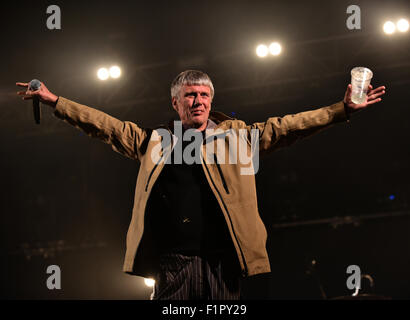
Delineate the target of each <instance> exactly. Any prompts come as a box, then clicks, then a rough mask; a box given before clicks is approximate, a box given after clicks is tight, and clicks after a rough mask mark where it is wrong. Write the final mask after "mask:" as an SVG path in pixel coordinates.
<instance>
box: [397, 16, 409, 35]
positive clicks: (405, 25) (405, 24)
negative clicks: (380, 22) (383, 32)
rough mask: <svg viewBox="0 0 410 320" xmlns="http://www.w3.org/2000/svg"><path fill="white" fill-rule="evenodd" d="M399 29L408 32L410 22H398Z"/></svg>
mask: <svg viewBox="0 0 410 320" xmlns="http://www.w3.org/2000/svg"><path fill="white" fill-rule="evenodd" d="M397 29H398V30H399V31H400V32H406V31H407V30H409V22H408V21H407V20H406V19H400V20H399V21H397Z"/></svg>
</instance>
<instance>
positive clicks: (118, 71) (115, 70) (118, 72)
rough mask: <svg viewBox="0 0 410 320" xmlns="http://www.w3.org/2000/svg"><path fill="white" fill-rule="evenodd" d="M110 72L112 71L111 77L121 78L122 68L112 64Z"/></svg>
mask: <svg viewBox="0 0 410 320" xmlns="http://www.w3.org/2000/svg"><path fill="white" fill-rule="evenodd" d="M109 72H110V76H111V78H114V79H116V78H119V77H120V75H121V69H120V67H118V66H112V67H111V68H110V71H109Z"/></svg>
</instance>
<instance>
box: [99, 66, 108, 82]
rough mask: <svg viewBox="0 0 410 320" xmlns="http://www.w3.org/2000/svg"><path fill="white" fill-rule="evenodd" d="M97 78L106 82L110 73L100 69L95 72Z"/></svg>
mask: <svg viewBox="0 0 410 320" xmlns="http://www.w3.org/2000/svg"><path fill="white" fill-rule="evenodd" d="M97 76H98V79H100V80H107V79H108V77H109V76H110V73H109V72H108V70H107V69H106V68H100V69H98V71H97Z"/></svg>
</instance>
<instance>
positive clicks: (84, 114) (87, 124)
mask: <svg viewBox="0 0 410 320" xmlns="http://www.w3.org/2000/svg"><path fill="white" fill-rule="evenodd" d="M16 85H18V86H20V87H25V88H26V90H25V91H19V92H17V94H18V95H21V96H23V100H29V99H33V97H34V96H38V97H39V99H40V101H41V102H42V103H44V104H47V105H49V106H51V107H52V108H54V114H55V116H56V117H58V118H60V119H62V120H64V121H65V122H67V123H69V124H71V125H73V126H74V127H76V128H79V129H81V130H83V131H84V132H85V133H86V134H87V135H89V136H92V137H95V138H98V139H100V140H102V141H103V142H105V143H107V144H109V145H111V147H112V149H113V150H114V151H116V152H118V153H121V154H122V155H124V156H126V157H128V158H131V159H135V160H137V159H140V156H141V154H140V152H141V148H140V147H141V145H142V143H143V141H144V140H145V139H146V138H147V135H148V133H147V130H145V129H142V128H140V127H138V126H137V125H136V124H135V123H132V122H129V121H120V120H118V119H116V118H114V117H111V116H110V115H108V114H106V113H104V112H102V111H99V110H97V109H94V108H90V107H87V106H84V105H81V104H79V103H76V102H74V101H70V100H68V99H65V98H63V97H58V96H56V95H55V94H53V93H51V92H50V91H49V90H48V89H47V87H46V86H45V85H44V83H41V87H40V89H39V90H37V91H31V90H30V89H29V84H28V83H24V82H17V83H16Z"/></svg>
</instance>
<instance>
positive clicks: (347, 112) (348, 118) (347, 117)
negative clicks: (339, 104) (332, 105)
mask: <svg viewBox="0 0 410 320" xmlns="http://www.w3.org/2000/svg"><path fill="white" fill-rule="evenodd" d="M343 105H344V108H345V114H346V119H347V121H348V122H349V121H350V111H349V107H348V106H347V104H346V102H344V101H343Z"/></svg>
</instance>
